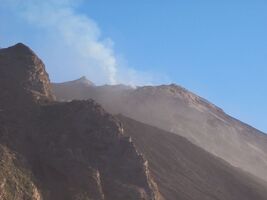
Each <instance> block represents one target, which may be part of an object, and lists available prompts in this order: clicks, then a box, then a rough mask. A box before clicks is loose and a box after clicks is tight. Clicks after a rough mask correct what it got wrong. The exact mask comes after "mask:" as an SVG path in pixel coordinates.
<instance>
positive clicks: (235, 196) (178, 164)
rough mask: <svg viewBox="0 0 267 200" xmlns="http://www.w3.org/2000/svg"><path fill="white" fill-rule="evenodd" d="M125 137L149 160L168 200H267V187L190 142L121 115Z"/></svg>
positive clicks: (156, 179) (153, 173)
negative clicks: (129, 137) (130, 139)
mask: <svg viewBox="0 0 267 200" xmlns="http://www.w3.org/2000/svg"><path fill="white" fill-rule="evenodd" d="M119 119H120V120H121V121H122V122H123V125H124V132H125V134H127V135H129V136H131V137H132V139H133V142H134V143H135V144H136V145H137V147H138V149H139V150H140V151H141V152H142V153H143V154H144V155H145V157H146V158H147V159H148V162H149V166H150V168H151V172H152V175H153V176H154V177H155V181H156V183H157V184H158V186H159V189H160V192H161V194H162V195H163V196H164V197H165V198H166V199H168V200H177V199H183V200H187V199H188V200H214V199H217V200H225V199H227V200H240V199H242V200H252V199H257V200H259V199H267V183H266V182H265V183H264V182H263V181H261V180H260V179H258V178H256V177H253V176H251V175H249V174H247V173H245V172H242V171H241V170H240V169H237V168H234V167H232V166H231V165H229V164H227V163H226V162H225V161H223V160H221V159H219V158H217V157H215V156H213V155H211V154H209V153H208V152H206V151H204V150H203V149H201V148H199V147H197V146H195V145H194V144H192V143H191V142H189V141H188V140H187V139H185V138H183V137H181V136H178V135H175V134H173V133H168V132H166V131H163V130H160V129H158V128H154V127H152V126H149V125H146V124H143V123H140V122H137V121H135V120H132V119H130V118H126V117H124V116H122V115H120V116H119Z"/></svg>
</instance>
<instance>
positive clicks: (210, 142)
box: [52, 83, 267, 181]
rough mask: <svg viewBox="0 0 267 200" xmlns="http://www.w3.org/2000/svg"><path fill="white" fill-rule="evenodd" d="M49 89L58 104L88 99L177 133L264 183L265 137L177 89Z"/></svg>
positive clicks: (266, 175) (266, 163)
mask: <svg viewBox="0 0 267 200" xmlns="http://www.w3.org/2000/svg"><path fill="white" fill-rule="evenodd" d="M52 88H53V91H54V94H55V95H56V98H57V99H58V100H70V99H88V98H92V99H94V100H96V101H97V102H98V103H100V104H101V105H102V106H103V107H104V108H105V109H106V110H107V111H109V112H111V113H113V114H118V113H121V114H123V115H125V116H128V117H130V118H133V119H135V120H138V121H141V122H143V123H146V124H149V125H152V126H155V127H159V128H161V129H164V130H166V131H168V132H173V133H176V134H178V135H181V136H183V137H185V138H187V139H189V140H190V141H191V142H193V143H194V144H197V145H198V146H200V147H202V148H203V149H205V150H207V151H208V152H210V153H212V154H214V155H216V156H218V157H220V158H222V159H224V160H226V161H227V162H229V163H230V164H231V165H233V166H236V167H239V168H241V169H243V170H245V171H248V172H250V173H252V174H254V175H255V176H258V177H260V178H262V179H264V180H265V181H267V135H265V134H263V133H262V132H260V131H258V130H256V129H255V128H253V127H250V126H248V125H246V124H244V123H242V122H240V121H238V120H236V119H234V118H232V117H230V116H229V115H227V114H225V113H224V112H223V111H222V110H221V109H220V108H218V107H216V106H215V105H213V104H211V103H210V102H208V101H206V100H205V99H203V98H201V97H199V96H197V95H195V94H193V93H191V92H189V91H187V90H186V89H184V88H182V87H180V86H177V85H174V84H173V85H162V86H144V87H138V88H136V89H133V88H129V87H126V86H121V85H120V86H98V87H97V86H86V87H83V90H80V91H79V92H75V91H74V90H72V88H71V87H69V86H68V85H67V84H64V83H62V84H60V85H59V84H53V86H52ZM63 88H64V89H63ZM86 88H87V89H86ZM76 91H77V90H76Z"/></svg>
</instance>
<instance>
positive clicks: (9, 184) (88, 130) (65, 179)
mask: <svg viewBox="0 0 267 200" xmlns="http://www.w3.org/2000/svg"><path fill="white" fill-rule="evenodd" d="M0 156H1V162H0V164H1V165H0V197H1V199H4V200H9V199H10V200H11V199H12V200H21V199H25V200H26V199H33V200H35V199H36V200H40V199H49V200H50V199H52V200H53V199H55V200H60V199H62V200H63V199H64V200H68V199H70V200H73V199H77V200H78V199H79V200H82V199H94V200H114V199H116V200H120V199H121V200H125V199H129V200H130V199H135V200H138V199H140V200H159V199H161V196H160V194H159V192H158V189H157V185H156V184H155V183H154V181H153V179H152V177H151V175H150V171H149V168H148V165H147V161H146V160H145V159H144V157H143V156H142V155H141V154H140V153H138V152H137V150H136V148H135V145H134V144H133V143H132V141H131V140H130V138H129V137H128V136H125V135H124V133H123V127H122V125H121V123H120V122H119V121H118V120H117V119H116V118H114V117H113V116H112V115H110V114H108V113H106V112H105V111H104V110H103V109H102V108H101V106H99V105H98V104H96V103H95V102H94V101H74V102H68V103H59V102H55V101H54V98H53V95H52V93H51V88H50V83H49V78H48V75H47V73H46V71H45V68H44V65H43V63H42V61H41V60H40V59H39V58H38V57H37V56H36V55H35V54H34V53H33V52H32V51H31V50H30V49H29V48H28V47H26V46H25V45H23V44H17V45H15V46H13V47H10V48H7V49H1V50H0Z"/></svg>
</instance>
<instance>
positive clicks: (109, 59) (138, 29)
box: [0, 0, 267, 132]
mask: <svg viewBox="0 0 267 200" xmlns="http://www.w3.org/2000/svg"><path fill="white" fill-rule="evenodd" d="M266 11H267V1H265V0H262V1H260V0H250V1H248V0H247V1H246V0H243V1H239V0H224V1H214V0H211V1H207V0H203V1H197V0H195V1H190V0H187V1H179V0H168V1H163V0H153V1H152V0H135V1H125V0H109V1H107V0H105V1H104V0H88V1H86V0H84V1H82V0H78V1H77V0H46V1H41V0H0V23H1V26H0V46H1V47H7V46H10V45H13V44H14V43H17V42H24V43H26V44H27V45H29V46H30V47H31V48H32V49H33V50H35V51H36V52H37V53H38V54H39V55H40V57H41V58H42V59H43V60H44V62H45V63H46V67H47V71H48V72H49V74H50V78H51V79H52V80H53V81H57V82H59V81H65V80H71V79H76V78H78V77H80V76H82V75H86V76H87V77H88V78H89V79H91V80H92V81H94V82H95V83H97V84H103V83H113V84H116V83H125V84H137V85H142V84H160V83H170V82H175V83H177V84H179V85H182V86H184V87H186V88H188V89H190V90H192V91H193V92H195V93H197V94H199V95H200V96H202V97H204V98H206V99H208V100H209V101H211V102H213V103H215V104H217V105H218V106H220V107H222V108H223V109H224V110H225V111H226V112H227V113H229V114H231V115H233V116H234V117H236V118H238V119H240V120H242V121H245V122H247V123H249V124H251V125H253V126H255V127H257V128H259V129H260V130H263V131H265V132H267V104H266V102H267V79H266V76H267V12H266Z"/></svg>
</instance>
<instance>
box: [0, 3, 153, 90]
mask: <svg viewBox="0 0 267 200" xmlns="http://www.w3.org/2000/svg"><path fill="white" fill-rule="evenodd" d="M0 3H1V5H0V7H1V6H2V7H3V6H5V8H6V9H9V10H10V11H13V13H15V14H16V15H17V17H19V18H21V19H23V20H24V21H25V22H26V23H28V24H30V25H31V26H33V27H35V28H38V29H40V31H43V33H42V34H44V35H46V37H47V38H50V39H51V38H53V39H51V40H50V41H49V40H46V43H53V41H54V44H51V45H50V46H51V48H53V47H54V48H55V49H56V43H58V46H60V48H61V49H60V48H58V50H57V52H55V53H54V54H60V53H61V54H63V53H66V52H65V51H67V52H68V54H69V55H68V56H67V55H66V60H67V61H65V62H68V63H67V64H70V63H71V64H72V65H83V67H87V68H88V69H90V70H87V72H88V74H89V73H90V74H95V75H94V76H102V77H103V78H102V83H103V82H108V83H109V84H117V83H126V84H131V85H136V84H139V85H140V84H145V83H152V82H153V76H151V75H149V73H144V72H139V71H136V70H134V69H132V68H130V67H128V66H121V65H120V64H119V63H118V58H117V56H116V54H115V52H114V48H113V44H114V42H113V41H112V40H111V39H110V38H102V36H101V31H100V28H99V27H98V25H97V24H96V22H95V21H94V20H92V19H91V18H89V17H88V16H87V15H83V14H80V13H78V12H76V6H78V5H79V4H80V3H82V2H81V0H0ZM43 46H45V45H43ZM62 47H66V48H68V50H66V49H63V48H62ZM41 48H44V47H41ZM69 49H71V50H69ZM49 51H51V52H52V51H53V50H52V49H51V50H47V51H46V54H49V55H50V57H52V56H53V57H54V58H55V57H56V56H54V54H53V55H51V54H52V53H50V52H49ZM54 51H56V50H54ZM61 51H62V52H61ZM70 56H71V58H70ZM59 57H60V56H59ZM62 58H63V59H64V55H63V56H62V55H61V59H62ZM49 59H50V58H49ZM51 59H52V58H51ZM55 59H58V58H55ZM49 64H51V63H49ZM60 64H61V62H60V61H54V62H53V63H52V64H51V65H57V66H54V67H59V66H58V65H60ZM67 64H66V65H67ZM73 67H75V66H73ZM73 67H72V70H73ZM76 67H77V66H76ZM79 67H81V66H79ZM64 70H65V69H64ZM67 70H68V69H67ZM81 71H82V70H81ZM84 75H87V74H84ZM90 78H92V76H91V77H90ZM93 81H96V80H93ZM100 82H101V81H100Z"/></svg>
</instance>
